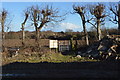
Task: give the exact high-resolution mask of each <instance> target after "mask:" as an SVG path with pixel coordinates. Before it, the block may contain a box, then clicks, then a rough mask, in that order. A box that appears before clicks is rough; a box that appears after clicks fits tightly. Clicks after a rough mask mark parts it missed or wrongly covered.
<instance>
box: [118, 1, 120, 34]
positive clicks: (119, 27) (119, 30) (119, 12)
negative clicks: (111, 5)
mask: <svg viewBox="0 0 120 80" xmlns="http://www.w3.org/2000/svg"><path fill="white" fill-rule="evenodd" d="M118 8H119V11H118V34H120V2H119V3H118Z"/></svg>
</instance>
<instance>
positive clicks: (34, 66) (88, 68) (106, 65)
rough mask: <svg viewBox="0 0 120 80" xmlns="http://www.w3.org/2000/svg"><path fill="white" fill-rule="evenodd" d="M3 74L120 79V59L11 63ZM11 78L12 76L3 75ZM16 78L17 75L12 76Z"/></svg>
mask: <svg viewBox="0 0 120 80" xmlns="http://www.w3.org/2000/svg"><path fill="white" fill-rule="evenodd" d="M2 69H3V74H7V73H9V74H25V76H17V77H16V78H78V79H82V80H83V79H92V80H98V79H100V80H104V79H105V80H106V79H111V80H113V79H114V80H115V79H116V80H119V72H120V63H119V61H101V62H80V63H76V62H74V63H47V62H44V63H17V62H16V63H11V64H7V65H4V66H3V67H2ZM5 78H11V77H3V79H5ZM12 78H15V77H12Z"/></svg>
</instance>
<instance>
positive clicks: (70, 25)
mask: <svg viewBox="0 0 120 80" xmlns="http://www.w3.org/2000/svg"><path fill="white" fill-rule="evenodd" d="M36 4H37V5H40V6H41V5H42V6H43V5H45V4H50V5H51V4H52V5H53V6H54V7H55V8H59V10H60V12H61V13H64V12H72V11H73V9H72V5H73V4H79V5H87V4H95V3H94V2H91V3H90V2H88V3H86V2H85V3H83V2H77V3H76V2H2V7H3V8H5V9H7V10H8V12H9V14H10V16H12V17H11V18H12V23H11V30H12V31H19V30H21V23H22V22H23V19H24V16H23V10H24V9H26V8H27V7H29V6H32V5H36ZM104 4H105V5H108V4H110V3H109V2H107V3H104ZM105 23H106V24H105V26H106V27H107V28H111V27H115V26H117V25H114V24H112V23H111V22H108V21H106V22H105ZM86 26H87V29H88V30H89V29H91V25H88V24H87V25H86ZM66 29H72V30H74V31H82V30H83V28H82V23H81V18H80V16H79V15H78V14H68V15H67V16H66V20H64V21H62V22H61V23H57V24H55V25H54V26H53V25H52V24H51V25H49V26H48V25H47V27H43V28H42V31H46V30H52V31H57V32H59V31H65V30H66ZM26 30H28V31H34V27H28V25H26Z"/></svg>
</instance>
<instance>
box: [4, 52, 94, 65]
mask: <svg viewBox="0 0 120 80" xmlns="http://www.w3.org/2000/svg"><path fill="white" fill-rule="evenodd" d="M82 61H96V60H92V59H88V58H85V57H77V56H75V55H62V54H61V53H50V54H43V55H40V54H38V53H36V54H35V53H34V54H33V55H24V54H19V55H17V56H15V57H9V58H6V59H4V58H3V64H8V63H13V62H28V63H38V62H54V63H61V62H82Z"/></svg>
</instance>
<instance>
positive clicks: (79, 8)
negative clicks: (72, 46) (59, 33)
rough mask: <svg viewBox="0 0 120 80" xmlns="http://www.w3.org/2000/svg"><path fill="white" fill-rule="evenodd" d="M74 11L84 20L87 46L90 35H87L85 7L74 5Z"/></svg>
mask: <svg viewBox="0 0 120 80" xmlns="http://www.w3.org/2000/svg"><path fill="white" fill-rule="evenodd" d="M73 9H74V13H77V14H79V15H80V17H81V19H82V25H83V31H84V35H85V41H86V44H87V45H89V40H88V33H87V30H86V25H85V24H86V22H87V21H86V18H85V15H86V10H85V7H83V6H75V5H73Z"/></svg>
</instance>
